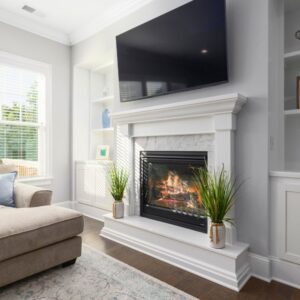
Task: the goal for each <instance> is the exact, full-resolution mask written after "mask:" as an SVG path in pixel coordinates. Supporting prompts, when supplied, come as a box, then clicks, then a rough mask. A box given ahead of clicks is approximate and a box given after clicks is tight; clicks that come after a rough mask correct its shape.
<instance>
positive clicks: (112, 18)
mask: <svg viewBox="0 0 300 300" xmlns="http://www.w3.org/2000/svg"><path fill="white" fill-rule="evenodd" d="M152 1H154V0H131V1H126V2H124V3H122V5H121V6H119V7H118V8H117V9H116V8H112V9H110V10H108V11H107V12H106V13H105V16H102V17H101V18H97V19H93V20H91V21H90V22H89V23H88V24H86V25H84V26H82V27H81V28H79V29H78V30H75V31H73V32H72V33H71V34H70V35H69V38H70V43H71V45H75V44H77V43H79V42H81V41H83V40H85V39H87V38H89V37H91V36H93V35H95V34H97V33H98V32H99V31H101V30H103V29H104V28H106V27H108V26H110V25H112V24H113V23H115V22H117V21H119V20H120V19H122V18H124V17H126V16H128V15H130V14H131V13H133V12H135V11H136V10H138V9H139V8H141V7H143V6H145V5H147V4H149V3H150V2H152Z"/></svg>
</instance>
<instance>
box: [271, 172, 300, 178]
mask: <svg viewBox="0 0 300 300" xmlns="http://www.w3.org/2000/svg"><path fill="white" fill-rule="evenodd" d="M269 175H270V176H271V177H282V178H299V179H300V172H299V171H270V173H269Z"/></svg>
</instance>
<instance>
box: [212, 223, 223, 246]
mask: <svg viewBox="0 0 300 300" xmlns="http://www.w3.org/2000/svg"><path fill="white" fill-rule="evenodd" d="M225 236H226V228H225V226H224V224H223V223H211V224H210V229H209V245H210V247H212V248H216V249H221V248H224V247H225Z"/></svg>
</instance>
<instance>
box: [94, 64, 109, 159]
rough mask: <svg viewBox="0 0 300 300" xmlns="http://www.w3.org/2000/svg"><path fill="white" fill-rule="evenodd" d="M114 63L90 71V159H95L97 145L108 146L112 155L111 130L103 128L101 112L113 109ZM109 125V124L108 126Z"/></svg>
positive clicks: (101, 65)
mask: <svg viewBox="0 0 300 300" xmlns="http://www.w3.org/2000/svg"><path fill="white" fill-rule="evenodd" d="M114 67H115V65H114V62H113V61H107V62H104V63H102V64H100V65H98V66H96V67H95V68H92V69H91V71H90V119H91V120H90V122H91V124H90V128H91V137H90V158H91V159H93V158H95V157H96V149H97V146H99V145H108V146H109V147H110V153H111V155H112V154H113V137H114V135H113V132H114V130H113V128H112V127H110V128H105V127H106V126H103V125H104V124H103V119H102V117H103V112H104V111H105V110H106V111H107V110H108V112H109V113H111V112H112V109H113V101H114V99H115V97H114V92H115V86H114V84H115V78H114ZM110 125H111V124H110Z"/></svg>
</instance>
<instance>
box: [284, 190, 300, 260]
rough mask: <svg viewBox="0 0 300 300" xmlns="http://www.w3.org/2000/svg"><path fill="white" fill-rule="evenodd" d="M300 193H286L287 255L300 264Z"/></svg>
mask: <svg viewBox="0 0 300 300" xmlns="http://www.w3.org/2000/svg"><path fill="white" fill-rule="evenodd" d="M299 229H300V193H299V192H291V191H289V192H287V193H286V255H288V256H289V257H292V258H293V260H294V261H295V260H296V261H297V262H298V263H300V240H299Z"/></svg>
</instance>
